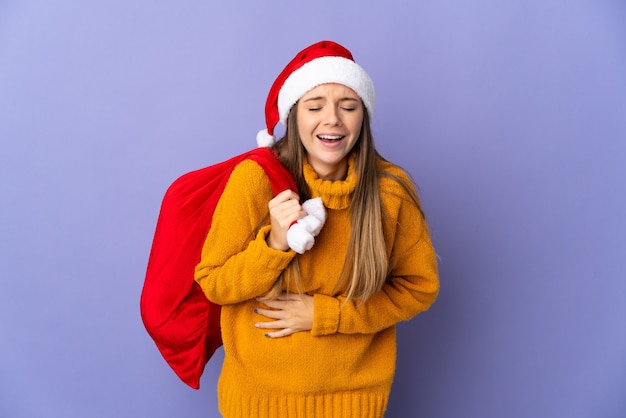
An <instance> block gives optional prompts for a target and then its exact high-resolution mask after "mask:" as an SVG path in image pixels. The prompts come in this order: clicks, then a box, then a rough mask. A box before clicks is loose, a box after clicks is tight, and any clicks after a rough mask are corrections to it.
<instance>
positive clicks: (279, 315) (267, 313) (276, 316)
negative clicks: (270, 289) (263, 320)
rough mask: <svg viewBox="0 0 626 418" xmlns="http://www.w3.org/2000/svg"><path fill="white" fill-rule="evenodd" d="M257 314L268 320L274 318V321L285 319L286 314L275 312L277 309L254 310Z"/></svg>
mask: <svg viewBox="0 0 626 418" xmlns="http://www.w3.org/2000/svg"><path fill="white" fill-rule="evenodd" d="M254 313H255V314H259V315H263V316H265V317H267V318H272V319H284V314H283V311H281V310H275V309H262V308H260V309H255V310H254Z"/></svg>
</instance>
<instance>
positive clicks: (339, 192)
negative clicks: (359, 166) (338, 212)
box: [302, 156, 357, 209]
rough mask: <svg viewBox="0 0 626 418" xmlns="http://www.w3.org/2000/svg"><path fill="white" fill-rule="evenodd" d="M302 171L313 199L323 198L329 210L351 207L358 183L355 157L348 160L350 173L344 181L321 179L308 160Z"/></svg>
mask: <svg viewBox="0 0 626 418" xmlns="http://www.w3.org/2000/svg"><path fill="white" fill-rule="evenodd" d="M302 171H303V174H304V179H305V180H306V183H307V184H308V185H309V188H310V189H311V197H321V198H322V202H324V206H326V207H327V208H328V209H345V208H347V207H348V206H349V205H350V197H351V196H352V192H353V191H354V189H355V187H356V181H357V174H356V171H355V170H354V156H350V157H349V159H348V173H347V175H346V178H345V179H344V180H336V181H333V180H323V179H320V178H319V176H318V175H317V173H316V172H315V170H313V167H312V166H311V164H309V162H308V160H306V158H305V161H304V167H303V169H302Z"/></svg>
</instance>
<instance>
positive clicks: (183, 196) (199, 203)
mask: <svg viewBox="0 0 626 418" xmlns="http://www.w3.org/2000/svg"><path fill="white" fill-rule="evenodd" d="M276 157H277V156H276V154H275V152H274V151H272V150H270V149H269V148H256V149H254V150H252V151H248V152H247V153H244V154H241V155H238V156H236V157H233V158H231V159H229V160H227V161H224V162H221V163H218V164H215V165H212V166H209V167H205V168H202V169H200V170H196V171H192V172H190V173H187V174H184V175H183V176H181V177H179V178H178V179H177V180H176V181H174V182H173V183H172V185H171V186H170V187H169V188H168V190H167V192H166V193H165V196H164V197H163V202H162V204H161V211H160V214H159V218H158V221H157V225H156V230H155V233H154V239H153V242H152V249H151V251H150V258H149V260H148V268H147V271H146V278H145V281H144V285H143V290H142V293H141V301H140V310H141V317H142V319H143V323H144V325H145V327H146V330H147V331H148V334H150V336H151V337H152V339H153V340H154V342H155V343H156V346H157V347H158V349H159V351H160V352H161V355H162V356H163V358H164V359H165V361H167V363H168V364H169V365H170V367H171V368H172V369H173V370H174V372H175V373H176V374H177V375H178V377H179V378H180V379H181V380H182V381H183V382H184V383H186V384H187V385H189V386H191V387H192V388H194V389H198V388H199V387H200V376H202V373H203V371H204V366H205V365H206V363H207V362H208V361H209V359H210V358H211V356H212V355H213V353H214V352H215V350H216V349H217V348H219V347H220V346H221V345H222V337H221V332H220V306H219V305H216V304H214V303H212V302H210V301H209V300H208V299H207V298H206V296H205V295H204V293H203V292H202V289H201V288H200V286H199V285H198V284H197V283H196V282H195V280H194V271H195V267H196V265H197V264H198V263H199V262H200V256H201V252H202V246H203V245H204V241H205V239H206V237H207V234H208V231H209V228H210V227H211V220H212V218H213V212H214V211H215V207H216V206H217V202H218V201H219V199H220V196H221V195H222V192H223V191H224V188H225V187H226V182H227V181H228V179H229V177H230V174H231V172H232V170H233V169H234V168H235V167H236V166H237V164H239V163H240V162H242V161H243V160H245V159H251V160H254V161H256V162H257V163H259V165H261V167H263V169H264V170H265V172H266V174H267V176H268V178H269V179H270V183H271V185H272V190H273V192H274V195H277V194H278V193H280V192H282V191H283V190H286V189H291V190H297V188H296V185H295V181H294V180H293V177H292V176H291V174H290V173H289V171H288V170H287V169H286V168H285V167H284V166H283V165H282V164H281V163H280V162H279V161H278V159H277V158H276ZM233 280H235V278H233Z"/></svg>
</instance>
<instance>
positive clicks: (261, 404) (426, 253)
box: [196, 161, 439, 418]
mask: <svg viewBox="0 0 626 418" xmlns="http://www.w3.org/2000/svg"><path fill="white" fill-rule="evenodd" d="M378 164H379V168H382V169H384V170H386V171H389V172H392V173H394V174H395V175H399V176H402V177H403V178H406V176H405V174H404V173H403V172H402V171H401V170H399V169H398V168H397V167H395V166H393V165H391V164H390V163H386V162H383V161H379V162H378ZM304 174H305V179H306V181H307V184H308V185H309V187H310V188H311V191H312V195H313V197H318V196H321V197H322V200H323V202H324V206H326V209H327V221H326V224H325V226H324V228H323V229H322V231H321V232H320V234H319V235H318V236H317V238H316V240H315V245H314V247H313V248H312V249H311V250H309V251H307V252H306V253H304V254H302V255H297V254H296V253H295V252H294V251H291V250H290V251H285V252H282V251H277V250H274V249H272V248H270V247H268V245H267V244H266V242H265V237H266V236H267V234H268V233H269V229H270V226H269V218H267V214H268V207H267V203H268V202H269V200H270V199H271V198H272V190H271V187H270V184H269V180H268V179H267V177H266V175H265V173H264V172H263V170H262V168H261V167H260V166H259V165H258V164H257V163H255V162H253V161H244V162H243V163H241V164H240V165H239V166H238V167H237V168H236V169H235V170H234V171H233V173H232V174H231V177H230V179H229V182H228V184H227V186H226V189H225V190H224V193H223V195H222V197H221V199H220V202H219V204H218V205H217V208H216V210H215V213H214V217H213V223H212V227H211V230H210V232H209V235H208V237H207V240H206V243H205V245H204V248H203V250H202V260H201V262H200V264H199V265H198V266H197V268H196V281H197V282H198V283H199V284H200V286H201V287H202V289H203V290H204V292H205V294H206V295H207V297H208V298H209V299H210V300H211V301H213V302H215V303H218V304H220V305H223V307H222V319H221V321H222V322H221V326H222V337H223V341H224V352H225V358H224V364H223V367H222V373H221V376H220V380H219V384H218V392H219V404H220V411H221V413H222V414H223V415H224V416H225V417H228V418H231V417H237V418H244V417H245V418H249V417H267V418H273V417H278V418H283V417H295V416H298V417H359V418H360V417H380V416H382V415H383V413H384V411H385V408H386V406H387V399H388V396H389V391H390V389H391V383H392V380H393V375H394V371H395V360H396V335H395V324H396V323H397V322H399V321H403V320H407V319H409V318H411V317H412V316H414V315H415V314H417V313H419V312H421V311H424V310H426V309H428V307H429V306H430V305H431V304H432V303H433V301H434V300H435V298H436V296H437V293H438V290H439V282H438V276H437V265H436V260H435V252H434V250H433V247H432V245H431V241H430V237H429V234H428V229H427V227H426V224H425V223H424V221H423V218H422V216H421V215H420V212H419V210H418V209H417V208H416V207H415V205H414V204H413V203H412V202H411V200H410V198H409V197H408V195H407V193H406V192H405V191H404V190H403V188H402V187H401V186H400V185H398V184H397V183H396V182H395V181H392V180H390V179H387V178H385V179H383V180H381V183H380V184H381V195H382V200H383V208H384V234H385V240H386V244H387V248H388V253H389V254H392V257H393V259H394V260H395V263H394V265H393V269H392V274H391V275H390V277H389V280H388V282H387V284H385V286H384V287H383V289H382V290H381V291H380V292H378V293H377V294H375V295H374V296H372V297H371V298H370V299H369V300H367V302H366V303H364V304H362V305H358V304H357V303H352V302H349V303H347V304H344V302H345V298H344V297H342V296H333V290H334V288H335V285H336V283H337V281H338V279H339V275H340V274H341V271H342V267H343V261H344V255H345V253H346V248H347V245H348V239H349V230H350V222H349V213H348V212H349V211H348V206H349V203H350V196H351V193H352V191H353V190H354V188H355V185H356V173H355V172H354V170H353V167H352V164H350V167H349V170H348V176H347V179H346V180H345V181H335V182H331V181H326V180H321V179H319V178H318V177H317V175H316V174H315V172H314V171H313V169H312V168H311V166H310V165H308V164H307V165H305V167H304ZM259 226H261V228H260V229H259ZM255 231H258V232H257V233H256V235H255ZM294 257H298V263H299V268H300V271H301V275H302V291H303V292H304V293H307V294H309V295H313V296H314V320H313V329H312V330H311V331H310V332H298V333H296V334H292V335H291V336H288V337H283V338H276V339H274V338H267V337H265V336H264V334H265V332H266V331H264V330H262V329H257V328H255V327H254V323H255V322H258V321H260V320H263V318H261V317H259V315H258V314H255V313H254V309H255V308H258V307H260V303H259V302H257V301H256V300H255V298H257V297H259V296H263V295H265V294H266V293H267V292H268V291H269V290H270V288H271V287H272V284H273V283H274V282H275V280H276V278H277V277H278V276H279V274H280V273H281V272H282V271H283V270H284V269H285V268H286V267H287V266H288V265H289V263H290V262H291V261H292V259H293V258H294ZM289 290H290V291H293V292H297V289H295V288H292V289H289Z"/></svg>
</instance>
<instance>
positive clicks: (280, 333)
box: [265, 328, 296, 338]
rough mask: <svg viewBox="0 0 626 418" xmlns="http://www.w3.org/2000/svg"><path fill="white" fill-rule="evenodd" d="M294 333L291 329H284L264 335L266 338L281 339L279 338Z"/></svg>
mask: <svg viewBox="0 0 626 418" xmlns="http://www.w3.org/2000/svg"><path fill="white" fill-rule="evenodd" d="M295 333H296V331H295V330H293V329H291V328H285V329H281V330H280V331H274V332H268V333H266V334H265V336H266V337H268V338H281V337H287V336H289V335H291V334H295Z"/></svg>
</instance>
